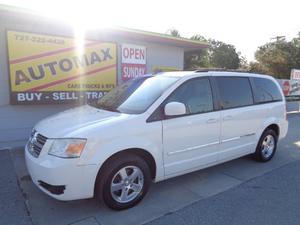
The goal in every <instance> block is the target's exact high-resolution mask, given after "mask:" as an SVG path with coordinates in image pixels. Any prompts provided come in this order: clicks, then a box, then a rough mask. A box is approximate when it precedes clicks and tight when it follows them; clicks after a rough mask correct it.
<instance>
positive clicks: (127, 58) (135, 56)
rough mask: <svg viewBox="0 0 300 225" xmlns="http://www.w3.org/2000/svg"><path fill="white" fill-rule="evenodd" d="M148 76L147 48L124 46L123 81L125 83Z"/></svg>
mask: <svg viewBox="0 0 300 225" xmlns="http://www.w3.org/2000/svg"><path fill="white" fill-rule="evenodd" d="M144 74H146V47H144V46H138V45H131V44H123V45H122V79H123V80H124V81H126V80H129V79H131V78H135V77H139V76H142V75H144Z"/></svg>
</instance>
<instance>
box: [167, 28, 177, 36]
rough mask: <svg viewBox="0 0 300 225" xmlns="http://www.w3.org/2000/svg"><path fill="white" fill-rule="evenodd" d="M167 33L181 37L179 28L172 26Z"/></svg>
mask: <svg viewBox="0 0 300 225" xmlns="http://www.w3.org/2000/svg"><path fill="white" fill-rule="evenodd" d="M167 34H169V35H171V36H173V37H180V33H179V31H178V30H177V29H175V28H171V29H169V30H168V31H167Z"/></svg>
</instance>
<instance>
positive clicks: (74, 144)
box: [48, 139, 86, 158]
mask: <svg viewBox="0 0 300 225" xmlns="http://www.w3.org/2000/svg"><path fill="white" fill-rule="evenodd" d="M85 143H86V139H54V141H53V144H52V146H51V148H50V150H49V152H48V154H49V155H53V156H57V157H61V158H78V157H80V155H81V152H82V150H83V149H84V146H85Z"/></svg>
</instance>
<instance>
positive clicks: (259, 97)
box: [253, 77, 282, 103]
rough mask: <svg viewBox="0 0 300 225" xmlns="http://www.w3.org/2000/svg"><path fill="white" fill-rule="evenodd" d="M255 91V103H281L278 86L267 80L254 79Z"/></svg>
mask: <svg viewBox="0 0 300 225" xmlns="http://www.w3.org/2000/svg"><path fill="white" fill-rule="evenodd" d="M253 81H254V85H255V88H256V91H255V101H256V102H258V103H265V102H273V101H281V100H282V96H281V93H280V91H279V89H278V87H277V85H276V84H275V83H274V82H273V81H272V80H269V79H266V78H257V77H255V78H253Z"/></svg>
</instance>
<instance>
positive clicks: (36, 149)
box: [27, 130, 48, 158]
mask: <svg viewBox="0 0 300 225" xmlns="http://www.w3.org/2000/svg"><path fill="white" fill-rule="evenodd" d="M47 139H48V138H47V137H45V136H43V135H41V134H39V133H37V131H35V130H34V131H33V132H32V133H31V136H30V139H29V141H28V144H27V148H28V151H29V153H30V154H31V155H32V156H34V157H35V158H38V157H39V155H40V153H41V151H42V149H43V147H44V145H45V143H46V141H47Z"/></svg>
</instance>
